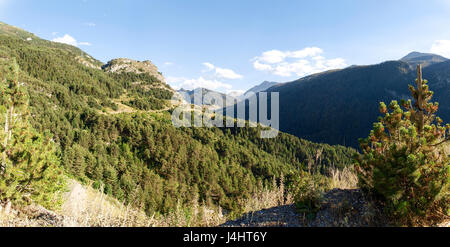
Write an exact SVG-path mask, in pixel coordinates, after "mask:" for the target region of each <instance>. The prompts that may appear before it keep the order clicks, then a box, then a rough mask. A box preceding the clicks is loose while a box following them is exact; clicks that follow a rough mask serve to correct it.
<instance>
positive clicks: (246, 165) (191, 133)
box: [0, 23, 355, 215]
mask: <svg viewBox="0 0 450 247" xmlns="http://www.w3.org/2000/svg"><path fill="white" fill-rule="evenodd" d="M30 38H31V39H30ZM11 58H15V59H16V60H17V63H18V65H19V68H20V70H19V80H20V82H21V85H23V86H24V87H25V88H26V90H27V95H28V98H29V110H30V112H31V116H32V117H30V122H31V124H32V126H33V128H34V129H35V130H36V131H38V132H42V133H48V135H50V134H51V135H52V138H51V141H52V143H55V145H57V150H56V151H55V152H57V157H59V158H58V162H60V163H61V164H60V165H61V167H63V168H64V171H65V172H66V173H67V175H68V176H69V177H71V178H75V179H77V180H78V181H80V182H83V183H85V184H92V186H93V187H94V188H95V189H98V190H101V191H102V192H103V193H105V194H108V195H109V196H112V197H114V198H116V199H117V200H119V201H121V202H123V203H124V204H126V205H128V204H130V206H131V207H135V208H139V209H142V210H143V211H145V212H146V213H147V214H148V215H155V214H157V215H158V214H167V213H169V212H175V210H176V209H180V208H181V211H182V212H192V211H191V210H193V209H192V208H190V205H198V204H203V205H205V206H208V207H213V208H218V207H219V206H220V207H222V208H224V209H225V210H226V211H227V212H228V213H229V214H230V215H235V214H238V213H239V212H242V210H243V208H244V207H245V206H246V205H245V202H246V200H247V199H249V198H252V196H253V195H254V193H256V192H258V191H262V189H263V187H270V186H271V184H272V180H273V178H274V177H277V178H280V177H281V176H282V174H283V175H284V177H285V181H286V185H291V184H292V183H293V182H294V181H295V180H296V179H297V178H299V177H300V174H301V172H302V171H308V170H306V168H305V164H308V165H309V168H310V169H314V170H315V171H319V172H322V173H323V174H326V172H327V171H328V169H329V168H330V167H332V166H333V167H338V168H343V167H345V166H347V165H348V164H350V163H351V160H352V159H351V157H352V156H353V154H354V152H355V150H353V149H350V148H346V147H342V146H330V145H326V144H316V143H312V142H310V141H306V140H303V139H299V138H297V137H295V136H292V135H289V134H285V133H280V135H279V136H278V137H277V138H274V139H261V138H259V135H260V131H261V127H260V128H249V127H247V128H227V129H225V128H176V127H174V126H173V124H172V118H171V113H172V110H173V109H172V105H171V104H170V99H171V98H172V95H173V93H174V91H173V90H172V89H171V88H170V87H169V86H168V85H167V84H165V83H164V82H163V81H162V79H161V80H160V79H158V75H156V74H155V72H156V71H157V69H156V68H155V67H153V66H151V64H150V63H149V62H138V61H133V60H131V59H120V60H113V61H112V62H109V63H108V64H106V65H105V64H103V63H101V62H99V61H98V60H96V59H95V58H93V57H92V56H90V55H89V54H87V53H85V52H83V51H82V50H80V49H79V48H77V47H73V46H70V45H66V44H60V43H55V42H51V41H47V40H43V39H40V38H38V37H36V36H35V35H33V34H31V33H28V32H26V31H24V30H21V29H18V28H15V27H12V26H9V25H7V24H4V23H0V68H1V69H0V78H1V80H0V81H1V82H3V81H4V80H3V78H5V77H6V72H5V71H8V70H9V66H10V65H11V64H12V63H13V60H12V59H11ZM147 69H149V70H147ZM156 73H157V72H156ZM7 93H8V92H7ZM3 98H4V95H2V97H0V116H1V117H0V126H4V122H3V123H2V122H1V121H4V119H3V116H4V115H5V113H6V108H5V107H4V106H3V105H2V100H3ZM318 150H320V152H319V151H318ZM0 179H1V178H0ZM0 196H3V195H0ZM7 199H8V198H7ZM177 212H178V211H177Z"/></svg>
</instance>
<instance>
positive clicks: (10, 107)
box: [0, 60, 64, 207]
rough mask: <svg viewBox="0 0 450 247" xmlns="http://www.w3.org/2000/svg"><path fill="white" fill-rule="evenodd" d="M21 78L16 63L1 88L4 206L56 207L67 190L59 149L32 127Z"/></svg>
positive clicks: (0, 175)
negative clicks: (63, 191) (65, 189)
mask: <svg viewBox="0 0 450 247" xmlns="http://www.w3.org/2000/svg"><path fill="white" fill-rule="evenodd" d="M2 74H3V71H2ZM18 74H19V68H18V65H17V64H16V62H15V60H13V61H12V62H11V64H10V66H9V67H8V69H7V71H6V72H5V75H4V77H5V79H4V80H3V81H2V82H1V84H0V92H1V95H0V124H1V126H2V129H1V130H0V140H1V145H0V153H1V157H0V159H1V161H0V203H1V202H6V201H10V202H12V203H13V204H15V205H23V204H30V203H32V202H36V203H39V204H41V205H42V206H45V207H56V206H58V205H59V204H60V203H61V200H60V199H61V198H60V197H59V196H58V195H60V194H59V193H58V192H59V191H60V190H61V189H62V188H63V186H64V179H63V175H62V169H60V167H59V164H60V162H59V158H58V156H57V146H56V144H55V143H54V142H53V141H52V140H51V139H50V136H49V134H48V133H45V134H40V133H38V132H37V131H36V130H34V129H33V128H32V127H31V125H30V124H29V122H28V119H29V115H30V114H29V113H28V107H27V103H28V98H27V93H26V90H25V89H24V86H23V85H21V83H19V80H18ZM2 77H3V75H2Z"/></svg>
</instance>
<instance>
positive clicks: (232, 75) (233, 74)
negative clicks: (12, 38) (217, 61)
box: [216, 68, 243, 80]
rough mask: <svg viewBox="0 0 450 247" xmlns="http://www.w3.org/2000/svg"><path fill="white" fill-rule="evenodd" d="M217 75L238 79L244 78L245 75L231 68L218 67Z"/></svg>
mask: <svg viewBox="0 0 450 247" xmlns="http://www.w3.org/2000/svg"><path fill="white" fill-rule="evenodd" d="M216 75H217V76H218V77H221V78H224V79H230V80H236V79H242V78H243V76H242V75H239V74H237V73H236V72H234V71H233V70H231V69H222V68H216Z"/></svg>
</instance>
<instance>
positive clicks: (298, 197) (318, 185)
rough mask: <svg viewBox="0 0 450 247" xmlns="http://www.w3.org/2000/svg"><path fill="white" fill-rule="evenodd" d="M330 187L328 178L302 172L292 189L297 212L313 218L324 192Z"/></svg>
mask: <svg viewBox="0 0 450 247" xmlns="http://www.w3.org/2000/svg"><path fill="white" fill-rule="evenodd" d="M330 189H331V188H330V179H329V178H327V177H325V176H323V175H321V174H313V175H311V174H309V173H302V175H301V177H300V179H299V180H298V181H297V182H296V183H295V185H294V189H293V191H294V196H295V197H294V201H295V205H296V207H297V210H298V212H300V213H302V214H304V215H305V216H306V217H307V218H308V219H310V220H311V219H313V218H314V217H315V216H316V214H317V212H319V210H320V208H321V205H322V201H323V195H324V193H325V192H327V191H328V190H330Z"/></svg>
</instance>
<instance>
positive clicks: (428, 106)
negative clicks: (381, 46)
mask: <svg viewBox="0 0 450 247" xmlns="http://www.w3.org/2000/svg"><path fill="white" fill-rule="evenodd" d="M416 84H417V88H416V87H414V86H411V85H410V86H409V89H410V91H411V93H412V97H413V99H414V103H413V102H412V101H411V100H409V101H405V100H403V101H402V102H401V104H400V105H399V104H398V102H397V101H392V103H391V104H390V105H389V106H386V104H384V103H381V104H380V112H381V113H382V114H384V117H380V118H379V121H378V122H377V123H375V124H374V129H373V130H372V131H371V133H370V136H369V138H367V139H362V140H360V144H361V149H362V151H363V154H362V155H359V156H358V157H357V171H358V175H359V182H360V186H361V188H362V189H363V190H364V191H365V192H368V193H369V194H370V195H372V196H374V197H375V198H377V199H378V200H379V202H381V203H382V204H383V205H384V206H385V210H386V213H388V214H389V215H390V216H392V217H395V218H396V219H398V220H404V222H401V223H406V224H417V221H416V220H417V219H425V218H428V219H430V218H431V216H434V215H436V214H437V213H439V212H443V213H444V214H447V215H448V205H449V202H450V200H449V171H450V156H448V155H447V154H446V153H445V151H444V145H445V144H446V143H448V142H449V136H450V124H447V125H446V126H442V123H443V121H442V119H440V118H439V117H437V116H436V115H435V114H436V112H437V111H438V108H439V104H438V103H430V100H431V99H432V97H433V92H432V91H430V89H429V86H428V82H427V81H426V80H423V79H422V68H421V66H418V78H417V80H416ZM402 107H403V109H402ZM389 110H390V112H389Z"/></svg>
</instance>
